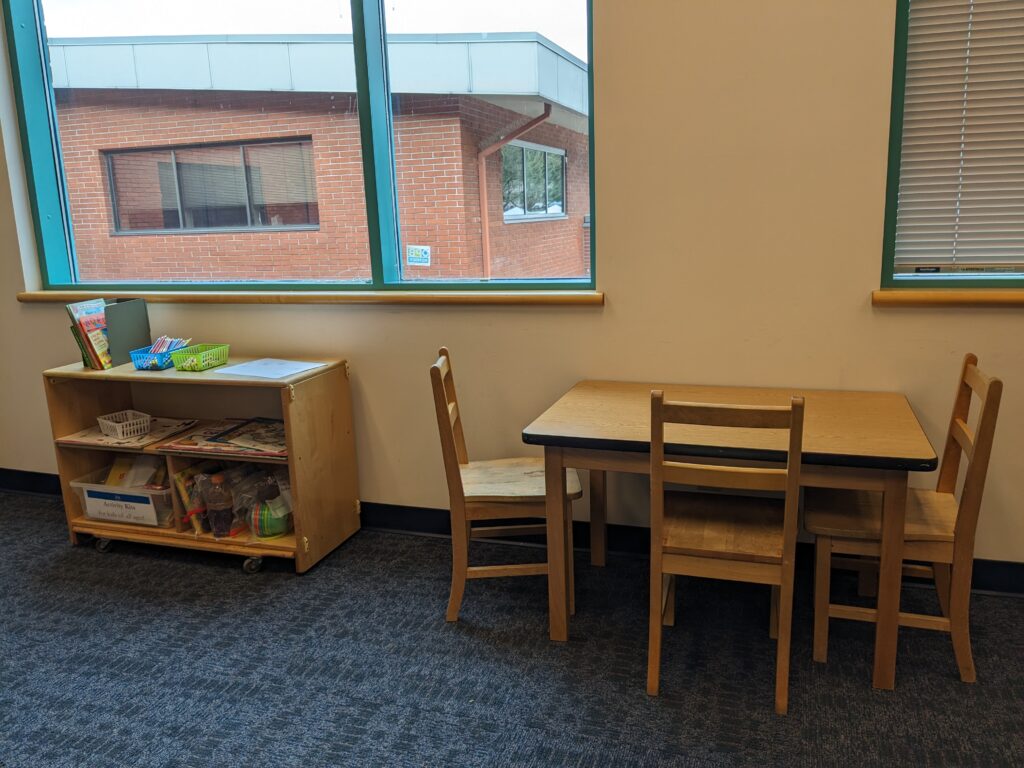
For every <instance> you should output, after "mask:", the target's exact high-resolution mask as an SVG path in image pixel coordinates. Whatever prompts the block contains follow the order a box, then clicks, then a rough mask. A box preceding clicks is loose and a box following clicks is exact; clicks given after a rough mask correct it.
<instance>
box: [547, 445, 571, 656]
mask: <svg viewBox="0 0 1024 768" xmlns="http://www.w3.org/2000/svg"><path fill="white" fill-rule="evenodd" d="M544 486H545V490H546V494H545V501H544V506H545V514H546V515H547V527H548V537H547V538H548V540H547V549H548V614H549V622H550V634H551V639H552V640H559V641H563V642H564V641H566V640H568V639H569V602H568V596H569V582H568V578H567V574H566V569H565V554H566V553H565V546H566V534H565V523H566V514H565V494H566V491H565V467H564V466H563V464H562V449H561V448H555V447H551V446H548V447H545V448H544Z"/></svg>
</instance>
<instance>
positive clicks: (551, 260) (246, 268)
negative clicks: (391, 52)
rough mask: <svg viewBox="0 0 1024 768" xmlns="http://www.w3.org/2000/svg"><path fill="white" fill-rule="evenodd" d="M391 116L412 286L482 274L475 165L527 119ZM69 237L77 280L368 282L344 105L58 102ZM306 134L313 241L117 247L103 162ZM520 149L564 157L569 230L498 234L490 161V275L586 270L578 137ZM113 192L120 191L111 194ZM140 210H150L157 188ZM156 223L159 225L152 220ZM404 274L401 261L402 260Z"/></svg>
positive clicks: (491, 113) (79, 95)
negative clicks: (424, 252)
mask: <svg viewBox="0 0 1024 768" xmlns="http://www.w3.org/2000/svg"><path fill="white" fill-rule="evenodd" d="M396 112H397V114H396V118H395V134H396V175H397V178H398V195H399V210H400V211H401V223H402V239H403V243H408V244H411V245H429V246H430V247H431V266H430V267H405V268H404V269H405V274H406V276H408V277H411V278H428V279H429V278H458V277H465V278H479V277H480V276H481V275H482V274H483V260H482V246H481V217H480V205H479V198H478V195H477V190H478V181H477V166H476V154H477V152H478V150H479V148H480V147H481V144H482V143H483V142H486V141H489V140H492V139H493V137H494V136H495V135H497V134H498V133H499V132H501V131H502V130H507V129H508V128H509V127H512V126H515V125H519V124H520V123H522V122H523V121H524V119H525V118H524V117H522V116H520V115H517V114H516V113H514V112H510V111H507V110H504V109H500V108H498V107H495V106H493V105H491V104H489V103H487V102H484V101H481V100H479V99H474V98H470V97H455V96H402V97H400V98H399V100H398V109H397V110H396ZM58 125H59V128H60V135H61V143H62V150H63V154H64V164H65V171H66V174H67V179H68V188H69V198H70V200H71V216H72V225H73V229H74V234H75V247H76V252H77V256H78V262H79V270H80V274H81V277H82V279H83V280H136V281H140V280H141V281H159V280H184V281H187V280H246V279H258V280H273V281H286V280H366V279H368V278H369V276H370V268H369V251H368V245H367V225H366V210H365V201H364V194H363V176H362V161H361V154H360V148H359V125H358V120H357V117H356V113H355V102H354V99H353V98H352V96H351V95H350V94H335V95H331V94H278V93H238V92H195V91H143V90H85V89H76V90H73V91H69V90H63V91H58ZM295 136H310V137H312V141H313V166H314V173H315V176H316V192H317V201H318V206H319V219H320V227H319V230H317V231H276V232H266V231H263V232H261V231H244V232H214V233H189V232H187V231H183V232H176V233H173V234H166V235H165V234H156V235H114V234H112V232H113V217H112V213H111V205H110V198H109V192H108V189H107V186H108V180H107V174H106V170H105V167H104V162H103V156H102V154H101V152H102V151H104V150H116V149H126V148H138V147H165V146H169V145H187V144H198V143H208V142H219V141H236V140H237V141H244V140H249V139H265V138H284V137H295ZM523 138H524V140H529V141H533V142H536V143H540V144H547V145H550V146H555V147H560V148H563V149H565V150H566V151H567V157H568V163H567V176H566V180H567V190H566V207H567V214H568V215H567V218H566V219H562V220H557V221H534V222H527V223H520V224H505V223H504V222H503V219H502V200H501V159H500V154H495V155H493V156H492V157H491V158H490V159H489V161H488V168H487V177H488V195H489V206H488V208H489V211H490V231H491V243H492V247H491V251H492V257H491V262H492V263H491V270H492V275H493V276H494V277H565V276H582V275H585V274H587V273H588V272H589V264H590V261H589V253H588V251H587V246H586V244H585V241H584V232H583V226H582V221H583V216H584V215H585V214H586V213H588V212H589V182H588V174H589V169H588V152H587V138H586V136H585V135H582V134H578V133H575V132H573V131H570V130H568V129H565V128H561V127H559V126H555V125H550V124H545V125H541V126H538V127H537V128H535V129H534V130H533V131H531V132H530V133H529V134H527V135H525V136H524V137H523ZM122 193H123V191H122ZM136 194H140V195H145V194H146V191H145V190H139V191H137V192H136ZM150 194H151V195H155V196H154V199H153V200H152V201H149V203H148V207H150V208H156V209H158V208H159V205H160V204H159V189H158V187H157V186H156V185H155V184H154V186H153V188H151V191H150ZM154 221H157V219H156V218H154ZM402 259H403V262H404V260H405V253H404V252H403V253H402Z"/></svg>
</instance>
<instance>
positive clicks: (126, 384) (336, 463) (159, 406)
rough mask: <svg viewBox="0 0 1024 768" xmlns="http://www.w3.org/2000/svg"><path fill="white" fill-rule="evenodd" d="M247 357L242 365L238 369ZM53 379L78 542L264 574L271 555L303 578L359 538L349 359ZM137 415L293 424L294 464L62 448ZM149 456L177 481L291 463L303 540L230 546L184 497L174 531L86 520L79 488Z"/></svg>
mask: <svg viewBox="0 0 1024 768" xmlns="http://www.w3.org/2000/svg"><path fill="white" fill-rule="evenodd" d="M247 359H248V358H232V359H231V360H230V361H229V364H234V363H241V362H245V361H246V360H247ZM43 381H44V384H45V387H46V401H47V405H48V407H49V411H50V425H51V428H52V430H53V438H54V444H55V447H56V452H57V468H58V471H59V473H60V482H61V491H62V493H63V496H64V509H65V511H66V514H67V521H68V533H69V535H70V538H71V543H72V544H77V543H78V538H79V534H91V535H92V536H95V537H97V541H98V542H101V543H103V544H104V546H105V545H106V544H107V543H108V542H109V541H135V542H143V543H147V544H161V545H164V546H170V547H185V548H187V549H200V550H207V551H211V552H225V553H228V554H234V555H242V556H244V557H246V558H247V560H246V570H256V569H258V567H259V564H260V562H261V560H260V559H261V558H263V557H283V558H290V559H294V560H295V570H296V571H297V572H299V573H303V572H305V571H307V570H309V568H311V567H312V566H313V565H315V564H316V563H317V562H318V561H319V560H321V559H322V558H323V557H325V556H326V555H327V554H329V553H330V552H331V551H332V550H333V549H334V548H335V547H337V546H338V545H339V544H341V543H342V542H343V541H345V540H346V539H347V538H349V537H350V536H352V535H353V534H354V533H355V532H356V531H358V530H359V501H358V499H359V493H358V486H357V474H356V453H355V435H354V432H353V427H352V399H351V393H350V389H349V380H348V367H347V365H346V363H345V362H344V361H340V360H333V361H329V362H326V365H324V366H322V367H319V368H314V369H312V370H310V371H306V372H303V373H300V374H297V375H295V376H290V377H288V378H285V379H262V378H257V377H246V376H233V375H231V374H223V373H219V369H218V368H214V369H212V370H209V371H203V372H201V373H189V372H182V371H176V370H174V369H170V370H166V371H137V370H135V369H134V368H133V367H132V365H131V364H130V363H129V364H126V365H122V366H118V367H116V368H112V369H110V370H106V371H94V370H91V369H89V368H85V367H83V366H82V365H81V364H80V363H76V364H73V365H66V366H63V367H61V368H53V369H51V370H48V371H45V372H44V373H43ZM128 408H132V409H135V410H139V411H144V412H146V413H150V414H153V415H154V416H160V417H168V418H178V419H186V418H187V419H225V418H251V417H256V416H261V417H265V418H275V419H283V420H284V424H285V436H286V440H287V446H288V456H287V458H280V457H253V456H252V455H246V454H244V453H239V454H221V453H218V454H210V453H190V452H188V451H171V452H168V451H167V450H161V445H162V442H169V441H170V440H172V439H173V437H171V438H168V439H167V440H165V441H162V442H161V443H156V444H153V445H149V446H146V447H145V448H143V449H138V448H136V449H124V448H109V447H97V446H84V445H69V444H67V443H65V442H62V438H65V437H67V436H69V435H72V434H74V433H76V432H78V431H80V430H83V429H86V428H88V427H92V426H95V425H96V418H97V417H98V416H101V415H103V414H106V413H112V412H115V411H120V410H124V409H128ZM140 452H142V453H150V454H157V455H161V456H165V457H166V461H167V464H168V475H169V476H173V474H174V473H176V472H178V471H180V470H181V469H184V468H185V467H187V466H189V465H190V464H192V463H194V462H196V461H199V460H203V459H215V460H217V461H218V462H221V463H229V462H251V463H255V464H260V463H264V464H268V465H281V464H286V465H287V467H288V474H289V480H290V482H291V487H292V499H293V510H292V519H293V523H294V530H293V532H292V533H290V534H288V535H287V536H284V537H280V538H276V539H265V540H260V539H257V538H255V537H254V536H252V535H251V534H249V533H248V532H245V533H243V534H240V535H239V536H237V537H235V538H230V539H215V538H214V537H213V535H212V534H209V533H203V534H198V535H197V534H196V533H194V532H193V531H192V530H191V526H190V525H188V524H187V522H186V521H185V519H184V508H183V506H182V503H181V499H180V498H179V496H178V493H177V490H176V489H174V490H173V492H172V494H171V495H172V498H173V500H174V525H173V526H172V527H170V528H157V527H150V526H145V525H132V524H127V523H114V522H107V521H104V520H93V519H90V518H87V517H85V514H84V510H83V509H82V504H81V500H80V499H79V496H78V494H77V493H76V492H75V490H74V489H73V488H72V487H71V481H72V480H77V479H78V478H80V477H82V476H84V475H87V474H89V473H90V472H94V471H96V470H99V469H102V468H103V467H106V466H109V465H110V464H112V463H113V460H114V458H115V456H116V454H118V453H140Z"/></svg>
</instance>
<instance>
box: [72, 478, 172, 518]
mask: <svg viewBox="0 0 1024 768" xmlns="http://www.w3.org/2000/svg"><path fill="white" fill-rule="evenodd" d="M109 473H110V467H107V468H106V469H99V470H96V471H95V472H90V473H89V474H88V475H86V476H85V477H80V478H78V479H77V480H72V481H71V487H72V488H74V489H75V492H76V493H77V494H78V498H79V499H80V500H81V502H82V509H83V510H85V516H86V517H88V518H90V519H92V520H106V521H107V522H111V523H131V524H134V525H149V526H153V527H159V528H170V527H171V526H173V525H174V502H173V501H172V500H171V493H172V491H171V489H170V488H168V489H166V490H163V491H158V490H153V489H151V488H123V487H121V486H117V485H104V484H103V481H104V480H105V479H106V477H107V475H108V474H109Z"/></svg>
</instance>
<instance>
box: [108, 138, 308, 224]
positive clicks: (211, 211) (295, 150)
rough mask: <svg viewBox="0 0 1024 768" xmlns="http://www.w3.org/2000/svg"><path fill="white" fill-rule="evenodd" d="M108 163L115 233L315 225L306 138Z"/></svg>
mask: <svg viewBox="0 0 1024 768" xmlns="http://www.w3.org/2000/svg"><path fill="white" fill-rule="evenodd" d="M106 157H107V164H108V183H109V188H110V202H111V207H112V209H113V214H114V217H113V218H114V229H115V231H116V232H118V233H119V234H133V233H145V234H152V233H154V232H167V233H171V232H173V231H185V230H201V231H204V232H205V231H210V230H218V229H255V228H280V229H284V228H294V227H297V228H306V229H308V228H312V227H316V226H317V225H318V224H319V223H320V211H319V206H318V204H317V199H316V182H315V180H314V176H313V143H312V142H311V141H310V140H309V139H301V140H299V141H273V142H259V143H247V144H219V145H213V146H210V145H207V146H197V147H175V148H173V149H158V150H119V151H117V152H108V153H106Z"/></svg>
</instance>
